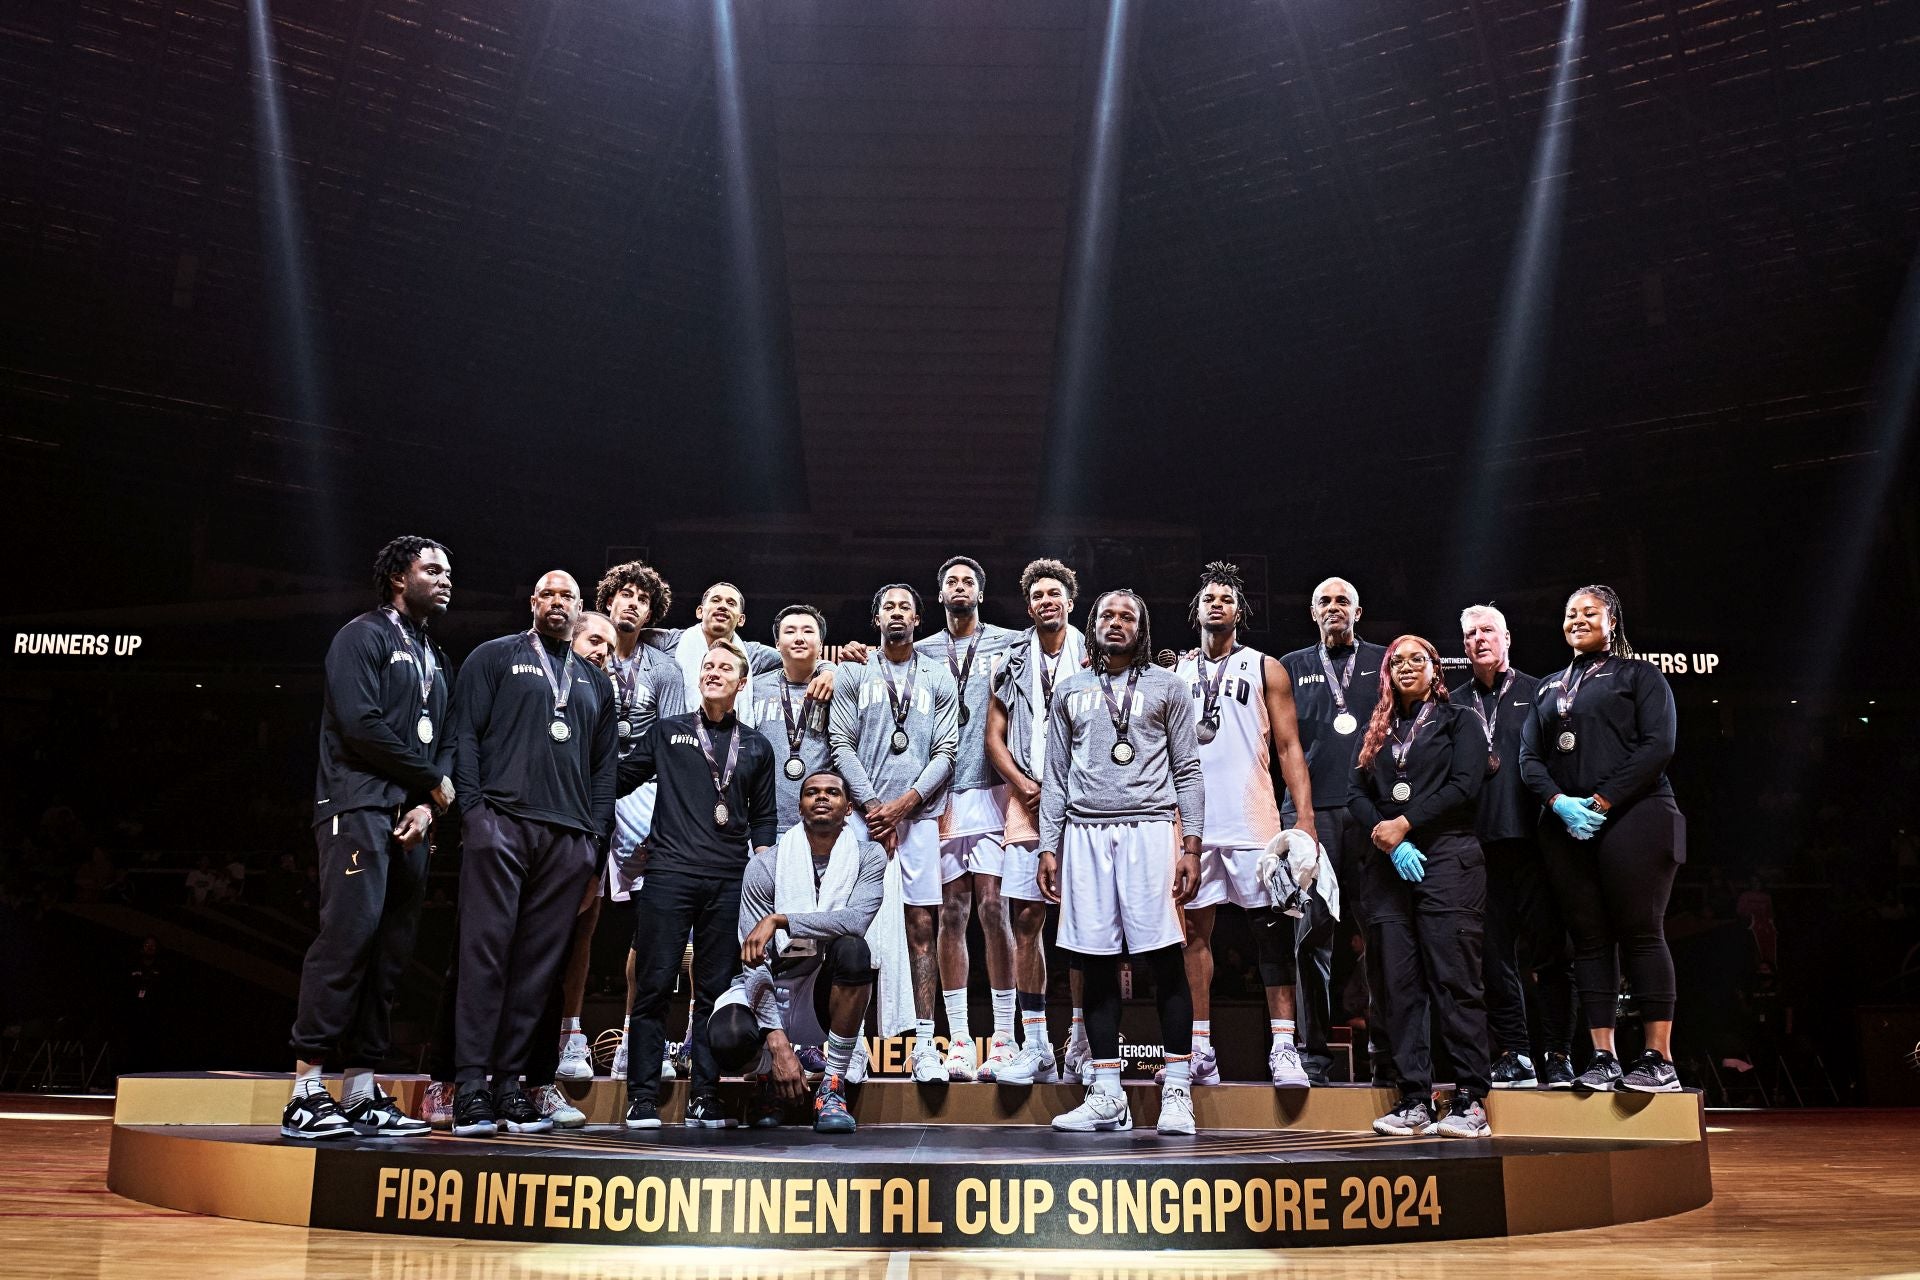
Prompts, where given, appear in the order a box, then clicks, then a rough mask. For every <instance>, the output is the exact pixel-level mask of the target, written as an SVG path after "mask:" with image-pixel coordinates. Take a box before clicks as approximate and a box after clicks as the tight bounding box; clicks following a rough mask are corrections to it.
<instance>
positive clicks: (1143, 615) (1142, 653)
mask: <svg viewBox="0 0 1920 1280" xmlns="http://www.w3.org/2000/svg"><path fill="white" fill-rule="evenodd" d="M1108 596H1126V597H1127V598H1128V599H1130V600H1132V601H1133V603H1134V607H1135V608H1137V609H1139V610H1140V635H1139V637H1138V638H1137V639H1136V640H1135V641H1134V644H1133V661H1132V662H1131V663H1130V664H1128V665H1130V666H1134V667H1140V668H1142V669H1144V668H1147V667H1150V666H1152V665H1153V624H1152V622H1151V621H1150V620H1149V619H1148V617H1147V601H1146V597H1144V596H1142V595H1141V594H1140V593H1139V592H1138V591H1135V590H1134V589H1133V588H1132V587H1115V588H1114V589H1113V590H1112V591H1103V592H1101V593H1100V594H1099V595H1097V596H1095V597H1094V599H1093V608H1091V609H1089V610H1087V624H1086V628H1085V635H1086V640H1087V657H1088V659H1089V660H1090V664H1091V670H1092V671H1093V674H1095V675H1097V676H1098V675H1106V674H1107V654H1106V650H1105V649H1104V648H1103V647H1102V646H1101V644H1100V632H1099V627H1100V606H1101V605H1102V604H1105V603H1106V599H1107V597H1108Z"/></svg>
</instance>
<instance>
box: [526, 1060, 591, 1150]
mask: <svg viewBox="0 0 1920 1280" xmlns="http://www.w3.org/2000/svg"><path fill="white" fill-rule="evenodd" d="M582 1043H585V1041H584V1038H583V1040H582ZM533 1105H534V1106H535V1107H537V1108H538V1109H539V1111H540V1114H541V1115H543V1116H545V1117H546V1118H547V1119H549V1120H551V1121H553V1123H554V1125H555V1127H556V1128H561V1129H578V1128H579V1127H580V1126H581V1125H583V1124H585V1123H586V1122H587V1113H586V1112H584V1111H582V1110H581V1109H580V1108H578V1107H576V1106H574V1105H573V1103H572V1102H571V1101H569V1100H568V1098H567V1095H566V1094H564V1093H562V1092H561V1091H560V1086H559V1085H557V1084H550V1085H547V1086H545V1087H544V1088H541V1089H538V1090H536V1091H535V1092H534V1095H533Z"/></svg>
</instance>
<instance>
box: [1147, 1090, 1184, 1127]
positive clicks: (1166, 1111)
mask: <svg viewBox="0 0 1920 1280" xmlns="http://www.w3.org/2000/svg"><path fill="white" fill-rule="evenodd" d="M1154 1127H1155V1128H1156V1129H1158V1130H1159V1131H1160V1132H1161V1133H1185V1134H1191V1133H1192V1132H1193V1094H1192V1093H1191V1092H1189V1091H1188V1089H1187V1087H1186V1086H1185V1085H1179V1084H1164V1085H1161V1086H1160V1123H1159V1124H1158V1125H1156V1126H1154Z"/></svg>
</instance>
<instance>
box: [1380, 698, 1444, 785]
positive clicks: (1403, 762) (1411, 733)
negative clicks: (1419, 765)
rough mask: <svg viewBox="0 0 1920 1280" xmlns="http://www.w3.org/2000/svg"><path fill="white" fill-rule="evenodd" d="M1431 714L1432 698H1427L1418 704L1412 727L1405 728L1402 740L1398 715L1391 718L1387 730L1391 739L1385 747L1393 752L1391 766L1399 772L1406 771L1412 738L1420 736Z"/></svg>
mask: <svg viewBox="0 0 1920 1280" xmlns="http://www.w3.org/2000/svg"><path fill="white" fill-rule="evenodd" d="M1432 715H1433V699H1432V698H1428V699H1427V700H1426V701H1425V702H1423V703H1421V704H1420V714H1419V715H1417V716H1415V717H1414V718H1413V727H1412V728H1410V729H1409V730H1407V737H1406V741H1404V742H1402V741H1401V740H1400V717H1399V716H1395V717H1394V718H1393V725H1392V727H1391V728H1390V729H1389V730H1388V731H1387V732H1388V734H1389V735H1390V736H1391V737H1392V739H1393V741H1392V742H1391V743H1389V744H1388V747H1387V749H1388V750H1389V751H1391V752H1393V767H1394V768H1395V769H1396V770H1397V771H1399V772H1400V773H1405V772H1406V771H1407V753H1408V752H1409V751H1412V750H1413V740H1414V739H1415V738H1418V737H1419V736H1420V730H1422V729H1424V728H1425V727H1426V724H1427V720H1428V718H1429V717H1430V716H1432Z"/></svg>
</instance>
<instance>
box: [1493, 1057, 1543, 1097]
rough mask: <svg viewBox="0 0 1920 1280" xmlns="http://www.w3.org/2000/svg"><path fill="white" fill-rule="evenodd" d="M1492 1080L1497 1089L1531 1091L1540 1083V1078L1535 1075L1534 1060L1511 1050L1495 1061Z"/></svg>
mask: <svg viewBox="0 0 1920 1280" xmlns="http://www.w3.org/2000/svg"><path fill="white" fill-rule="evenodd" d="M1491 1078H1492V1081H1493V1087H1494V1088H1496V1089H1531V1088H1533V1087H1534V1086H1535V1085H1536V1084H1538V1083H1539V1077H1538V1076H1536V1075H1534V1074H1533V1059H1532V1058H1529V1057H1528V1056H1527V1055H1526V1054H1524V1053H1515V1052H1514V1051H1513V1050H1511V1049H1509V1050H1507V1051H1506V1052H1505V1053H1503V1054H1501V1055H1500V1056H1499V1057H1498V1058H1497V1059H1495V1060H1494V1064H1493V1071H1492V1076H1491Z"/></svg>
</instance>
